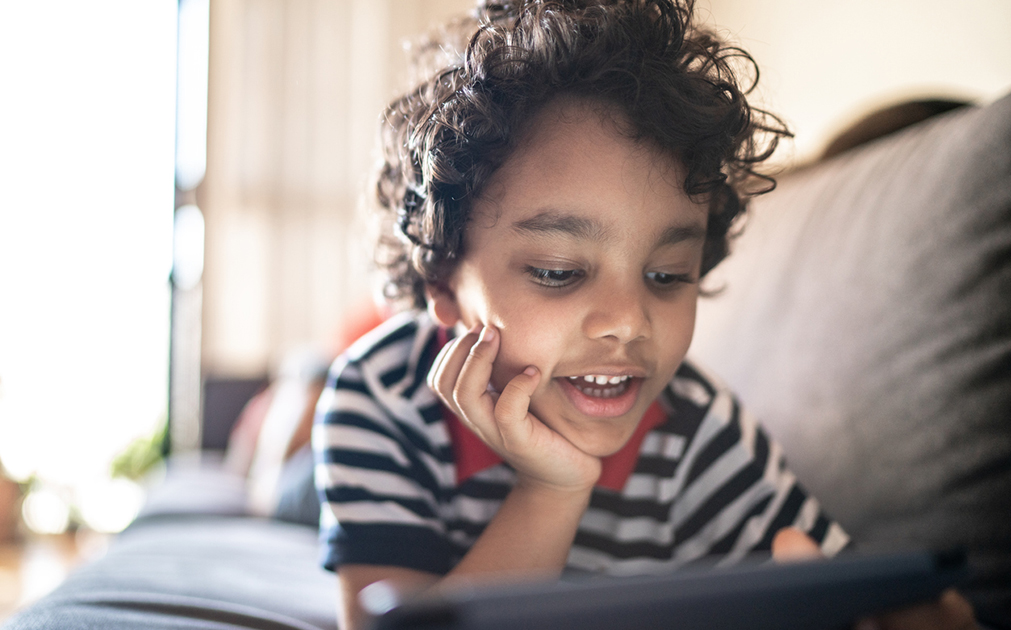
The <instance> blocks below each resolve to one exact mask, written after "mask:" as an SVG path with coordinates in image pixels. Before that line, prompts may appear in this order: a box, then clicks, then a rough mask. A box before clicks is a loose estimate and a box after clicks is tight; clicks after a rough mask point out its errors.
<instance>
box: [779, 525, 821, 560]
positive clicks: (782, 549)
mask: <svg viewBox="0 0 1011 630" xmlns="http://www.w3.org/2000/svg"><path fill="white" fill-rule="evenodd" d="M772 557H773V559H775V561H776V562H801V561H804V560H816V559H818V558H824V557H825V556H824V554H823V553H822V552H821V547H819V546H818V543H816V542H815V541H814V540H813V539H812V538H811V537H810V536H808V535H807V534H805V533H804V532H802V531H800V530H799V529H797V528H796V527H784V528H783V529H781V530H779V531H778V532H776V536H775V538H773V539H772Z"/></svg>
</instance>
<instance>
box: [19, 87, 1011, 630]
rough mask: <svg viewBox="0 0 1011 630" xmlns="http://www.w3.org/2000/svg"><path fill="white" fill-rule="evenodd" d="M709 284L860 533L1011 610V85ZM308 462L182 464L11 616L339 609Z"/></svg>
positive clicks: (57, 619) (714, 345) (775, 217)
mask: <svg viewBox="0 0 1011 630" xmlns="http://www.w3.org/2000/svg"><path fill="white" fill-rule="evenodd" d="M706 288H707V289H709V290H710V291H711V292H712V293H714V294H715V295H714V296H713V297H710V298H707V299H705V300H703V301H702V303H701V304H700V307H699V317H698V325H697V332H696V338H695V341H694V343H693V347H692V350H691V352H692V354H693V355H694V356H695V357H696V358H697V359H699V360H700V361H701V362H702V363H703V364H705V365H707V366H708V367H709V368H710V369H711V370H712V371H713V372H715V373H717V374H720V375H721V376H722V377H723V378H724V379H725V380H726V381H728V382H729V384H730V385H731V386H732V387H734V388H735V389H736V390H737V391H738V392H739V393H740V396H741V398H742V399H743V400H744V402H745V404H746V405H747V406H748V407H749V408H750V409H751V410H752V411H753V412H754V413H755V414H756V415H757V416H758V417H759V418H761V419H762V421H763V422H764V423H765V424H766V426H767V427H768V428H769V430H770V431H771V432H772V433H773V434H774V435H775V437H777V438H778V439H779V440H780V442H781V443H782V444H783V446H784V450H785V452H786V454H787V457H788V459H789V461H790V464H791V466H792V467H793V469H794V470H795V471H796V472H797V473H798V476H799V477H800V478H801V479H802V480H803V481H804V483H805V485H807V486H808V488H809V489H810V490H811V491H812V492H813V493H814V494H815V495H816V496H818V497H819V498H820V499H821V500H822V502H823V503H824V505H825V506H826V508H827V509H828V510H829V511H830V512H831V513H832V514H833V515H834V516H835V517H836V518H837V519H838V520H839V521H840V522H841V523H842V524H843V526H844V527H845V528H846V529H847V530H848V531H849V532H850V533H851V534H852V536H853V538H854V539H855V541H856V543H857V545H858V546H862V547H868V548H884V549H894V548H896V547H909V546H927V547H939V548H947V547H953V546H958V547H964V548H966V549H968V550H969V552H970V558H971V560H972V562H973V565H974V567H975V569H976V570H977V572H978V577H977V578H976V580H975V581H974V583H973V584H972V585H971V586H970V588H968V589H967V590H968V593H969V595H970V596H971V598H972V600H973V602H974V604H975V605H976V608H977V611H978V613H979V616H980V618H981V620H982V621H983V622H985V624H986V625H988V626H990V627H994V628H1011V523H1009V522H1008V521H1009V519H1011V96H1009V97H1005V98H1003V99H1001V100H999V101H996V102H994V103H991V104H989V105H986V106H974V107H966V108H960V109H958V110H955V111H952V112H949V113H946V114H944V115H941V116H937V117H934V118H931V119H930V120H928V121H925V122H923V123H921V124H917V125H915V126H912V127H909V128H906V129H904V130H902V131H899V132H897V133H894V134H891V135H888V136H886V137H882V138H879V139H877V140H875V141H873V142H870V143H867V144H865V145H862V146H860V147H857V148H854V149H851V150H849V151H846V152H844V153H842V154H840V155H838V156H835V157H833V158H832V159H829V160H826V161H823V162H820V163H817V164H814V165H811V166H808V167H805V168H802V169H798V170H797V171H796V172H793V173H788V174H786V175H784V176H783V177H781V179H780V185H779V187H778V188H777V190H775V191H774V192H772V193H770V194H768V195H765V196H763V197H760V198H759V199H757V200H756V201H755V203H754V206H753V212H752V213H751V216H750V219H749V220H748V222H747V224H746V226H745V228H744V231H743V233H742V235H741V236H740V238H739V239H738V240H737V241H736V244H735V251H734V254H733V255H732V256H731V257H730V258H729V259H728V260H727V261H726V262H725V263H724V264H722V265H721V266H720V267H718V268H717V269H716V270H715V271H714V272H713V274H712V275H711V277H709V278H707V281H706ZM311 472H312V465H311V459H310V458H309V457H308V456H307V454H306V453H304V452H302V453H299V454H298V455H297V456H296V457H295V458H293V460H292V461H291V462H290V463H289V466H288V467H287V469H286V479H285V482H284V483H283V484H282V485H283V486H284V487H285V488H287V491H285V492H282V495H281V502H280V505H279V509H278V511H277V512H276V514H275V516H276V518H263V517H253V516H250V515H248V514H247V513H246V512H245V505H246V502H245V499H244V492H245V488H244V485H243V479H242V478H240V477H236V476H234V475H229V474H227V473H224V472H222V471H221V470H220V469H217V468H215V467H208V466H202V467H197V468H196V469H192V468H182V469H177V470H174V471H170V475H169V476H168V479H167V480H166V482H165V483H164V484H163V485H162V486H161V487H160V488H158V489H157V490H156V491H155V492H154V493H153V494H152V496H151V500H150V501H149V503H148V506H147V507H146V508H145V511H144V512H143V513H142V515H141V516H140V517H139V518H138V519H137V521H136V522H135V523H134V524H133V525H131V526H130V527H129V528H128V529H127V530H126V531H124V532H123V533H122V534H120V535H119V536H118V537H117V539H116V540H115V541H114V544H113V545H112V546H111V549H110V551H109V552H108V554H107V555H106V556H104V557H103V558H101V559H99V560H97V561H94V562H92V563H90V564H88V565H86V566H84V567H82V568H80V569H79V570H77V571H76V572H75V573H74V574H72V575H71V577H70V578H69V579H68V580H67V581H66V582H65V583H64V584H63V585H62V586H60V587H59V588H58V589H57V590H56V591H55V592H53V593H52V594H50V595H48V596H47V597H45V598H44V599H42V600H41V601H39V602H37V603H36V604H34V605H33V606H31V607H29V608H28V609H26V610H23V611H21V612H20V613H19V614H17V615H15V616H14V617H12V618H11V619H9V620H8V621H7V623H6V624H5V625H4V626H3V629H4V630H28V629H33V630H34V629H41V628H67V629H77V628H80V629H84V628H111V629H121V628H166V629H169V628H215V629H228V628H270V629H274V628H277V629H282V628H299V629H309V628H315V629H321V628H334V627H335V623H334V610H335V608H336V605H337V602H336V588H335V581H334V578H333V576H332V575H329V574H327V573H325V572H324V571H322V570H321V569H320V568H318V566H317V565H316V557H317V548H316V532H315V530H314V527H313V521H314V518H315V512H314V510H316V508H317V504H315V503H313V502H314V500H315V499H314V497H313V493H312V488H311Z"/></svg>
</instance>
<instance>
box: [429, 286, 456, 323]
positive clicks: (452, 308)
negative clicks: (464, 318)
mask: <svg viewBox="0 0 1011 630" xmlns="http://www.w3.org/2000/svg"><path fill="white" fill-rule="evenodd" d="M425 299H426V300H427V301H428V314H429V315H431V316H432V319H434V320H435V321H437V322H439V323H440V324H442V325H443V326H445V327H446V328H452V327H453V326H455V325H456V323H457V322H458V321H460V306H459V304H457V303H456V294H454V293H453V290H452V289H451V288H449V287H448V286H446V285H444V284H438V285H436V284H426V285H425Z"/></svg>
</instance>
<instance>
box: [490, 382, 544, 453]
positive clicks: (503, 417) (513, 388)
mask: <svg viewBox="0 0 1011 630" xmlns="http://www.w3.org/2000/svg"><path fill="white" fill-rule="evenodd" d="M540 382H541V373H540V370H538V369H537V368H536V367H534V366H532V365H531V366H529V367H527V369H525V370H523V372H521V373H520V374H518V375H517V376H515V377H513V379H512V380H510V381H509V382H508V383H507V384H506V386H505V388H504V389H503V390H502V393H501V394H500V395H499V397H498V402H497V403H496V404H495V420H496V422H497V424H498V430H499V434H500V435H501V436H502V444H503V446H504V447H505V448H506V449H507V450H508V449H509V448H510V446H509V445H510V443H512V442H514V441H517V440H522V439H524V438H525V437H526V436H528V435H529V434H530V429H531V426H530V422H529V421H528V420H527V412H528V411H529V410H530V397H531V396H533V395H534V391H535V390H536V389H537V384H538V383H540Z"/></svg>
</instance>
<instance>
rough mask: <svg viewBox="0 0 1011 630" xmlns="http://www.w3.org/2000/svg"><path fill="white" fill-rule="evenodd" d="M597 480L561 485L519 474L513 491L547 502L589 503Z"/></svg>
mask: <svg viewBox="0 0 1011 630" xmlns="http://www.w3.org/2000/svg"><path fill="white" fill-rule="evenodd" d="M596 482H597V480H596V479H594V480H592V481H589V482H587V483H582V484H574V485H559V484H554V483H549V482H545V481H543V480H540V479H536V478H533V477H527V476H524V475H520V476H518V478H517V480H516V485H515V486H513V492H514V493H517V494H519V495H522V496H524V497H527V498H529V499H532V500H537V501H545V502H551V503H554V502H562V503H563V504H564V503H573V504H581V503H587V502H589V499H590V494H591V493H592V492H593V487H594V485H595V484H596Z"/></svg>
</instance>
